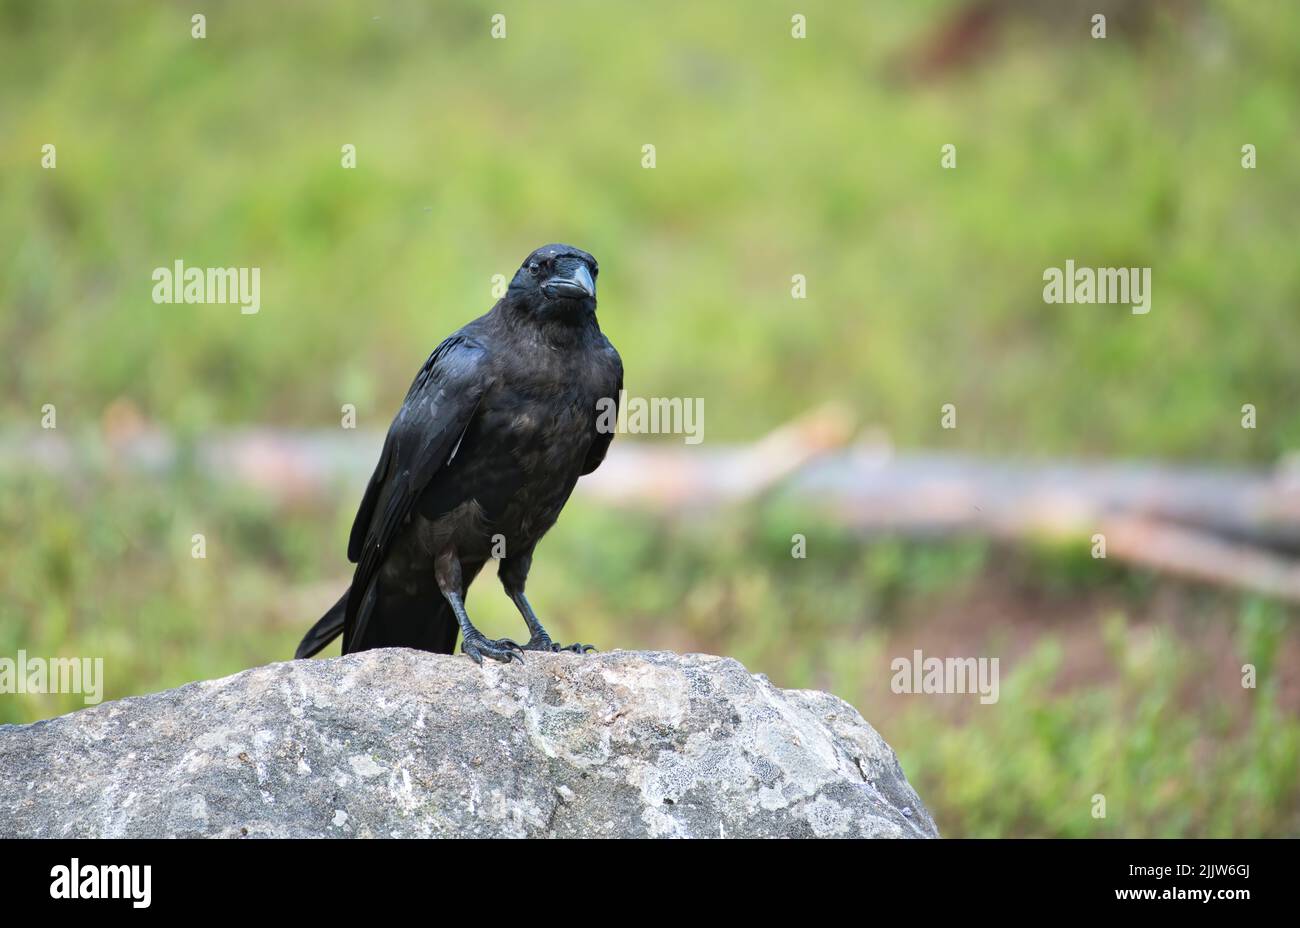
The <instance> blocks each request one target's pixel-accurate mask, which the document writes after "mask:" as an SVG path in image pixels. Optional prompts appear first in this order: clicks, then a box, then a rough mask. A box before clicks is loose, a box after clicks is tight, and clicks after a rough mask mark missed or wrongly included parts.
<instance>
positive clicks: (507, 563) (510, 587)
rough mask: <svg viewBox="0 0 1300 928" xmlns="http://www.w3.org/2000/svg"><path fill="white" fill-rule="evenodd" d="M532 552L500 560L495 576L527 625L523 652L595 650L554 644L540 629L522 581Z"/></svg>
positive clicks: (590, 646)
mask: <svg viewBox="0 0 1300 928" xmlns="http://www.w3.org/2000/svg"><path fill="white" fill-rule="evenodd" d="M532 563H533V555H532V552H529V553H527V554H524V555H522V556H515V557H508V558H504V559H502V561H501V563H500V564H499V565H498V567H497V576H499V577H500V578H501V585H502V586H503V587H505V589H506V595H507V596H509V597H510V600H511V601H512V602H513V603H514V604H515V608H517V609H518V610H519V614H520V615H522V616H523V617H524V622H525V623H526V624H527V625H528V634H529V635H530V636H531V637H530V638H529V639H528V643H527V644H525V645H521V646H520V647H522V648H523V649H524V650H525V651H572V652H574V653H575V654H585V653H586V652H587V651H594V650H596V649H595V647H593V646H592V645H589V644H571V645H568V646H564V645H559V644H556V643H555V642H554V641H552V640H551V636H550V635H548V634H547V633H546V629H544V628H542V623H541V622H540V621H539V620H538V618H537V613H535V612H533V607H532V606H531V605H530V604H529V602H528V599H527V597H525V596H524V581H525V580H527V579H528V568H529V567H531V566H532Z"/></svg>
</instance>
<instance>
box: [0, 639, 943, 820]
mask: <svg viewBox="0 0 1300 928" xmlns="http://www.w3.org/2000/svg"><path fill="white" fill-rule="evenodd" d="M15 836H16V837H86V836H94V837H117V836H142V837H169V836H185V837H195V836H223V837H241V836H248V837H305V836H330V837H370V836H373V837H389V836H395V837H443V836H459V837H552V836H554V837H699V838H709V837H720V836H723V837H937V836H938V831H937V830H936V828H935V825H934V821H933V820H932V819H931V817H930V815H929V813H928V812H926V810H925V808H924V806H922V805H921V801H920V799H918V798H917V795H916V793H915V792H914V791H913V790H912V787H911V786H910V785H908V782H907V780H906V778H904V776H903V772H902V770H901V769H900V767H899V765H898V760H897V758H896V757H895V756H894V752H893V750H891V749H890V747H889V745H888V744H886V743H885V741H884V740H883V739H882V738H881V737H880V735H878V734H877V733H876V731H875V729H873V728H872V727H871V726H870V725H868V724H867V723H866V722H865V721H863V719H862V717H861V716H860V715H858V713H857V712H856V711H855V710H854V709H853V708H852V707H851V706H849V705H848V704H847V703H845V702H843V701H842V700H840V699H837V698H836V697H834V696H830V695H828V694H826V693H820V692H813V691H808V690H781V689H778V688H776V687H775V686H773V685H772V684H771V683H769V682H768V681H767V679H766V678H764V677H762V676H756V675H754V674H751V673H749V672H748V671H747V670H746V669H745V668H744V667H742V666H741V665H740V664H739V663H737V662H736V661H734V660H730V659H726V658H718V657H711V656H708V655H702V654H690V655H678V654H672V653H668V652H658V651H655V652H646V651H614V652H610V653H604V654H588V655H586V656H578V655H571V654H556V655H549V654H529V655H528V656H527V663H526V664H523V665H520V664H518V663H511V664H504V665H503V664H495V663H493V662H491V661H488V662H486V663H485V665H484V666H482V667H479V666H477V665H475V664H474V663H472V662H471V661H470V660H469V659H468V658H466V657H463V656H456V657H450V656H445V655H437V654H425V653H421V652H417V651H408V650H402V649H390V650H378V651H366V652H363V653H360V654H353V655H349V656H347V657H341V658H334V659H330V660H315V661H292V662H289V663H283V664H271V665H268V666H266V667H257V668H255V669H252V670H247V671H244V672H243V673H239V674H235V675H234V676H232V677H226V678H224V679H221V680H211V681H205V682H200V683H192V684H189V685H187V686H182V687H180V688H179V689H175V690H169V691H167V692H163V693H155V694H153V695H150V696H140V697H135V698H131V699H123V700H120V701H118V702H113V703H105V704H103V705H100V706H96V707H94V708H90V709H85V710H82V711H80V712H75V713H73V714H71V715H66V716H63V717H61V718H57V719H53V720H50V721H47V722H37V723H36V724H33V725H25V726H13V725H9V726H0V837H15Z"/></svg>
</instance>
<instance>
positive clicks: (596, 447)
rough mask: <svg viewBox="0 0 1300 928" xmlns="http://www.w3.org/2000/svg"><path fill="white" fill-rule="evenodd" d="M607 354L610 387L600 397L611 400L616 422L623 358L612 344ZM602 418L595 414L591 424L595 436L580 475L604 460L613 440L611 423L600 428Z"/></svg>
mask: <svg viewBox="0 0 1300 928" xmlns="http://www.w3.org/2000/svg"><path fill="white" fill-rule="evenodd" d="M606 344H607V345H609V343H608V342H606ZM609 354H610V355H612V358H611V359H610V360H611V362H612V366H611V369H610V387H611V389H610V390H609V392H607V393H606V394H604V397H602V399H603V398H605V397H609V398H610V399H612V400H613V408H612V409H611V412H612V413H613V421H614V422H617V421H618V399H619V395H620V394H621V393H622V392H623V359H622V358H620V357H619V355H618V352H617V351H615V350H614V346H613V345H609ZM602 418H603V417H602V416H596V419H595V422H594V424H593V428H595V430H596V437H595V438H593V439H592V440H591V445H590V446H589V447H588V449H587V459H586V460H585V461H584V462H583V464H582V474H581V476H583V477H585V476H587V474H589V473H591V472H592V471H594V470H595V469H596V468H597V467H599V466H600V462H601V461H603V460H605V453H606V452H607V451H609V443H610V442H612V441H613V440H614V431H615V429H614V427H613V426H612V425H611V427H610V428H609V429H608V430H604V429H602V428H601V427H600V425H601V419H602Z"/></svg>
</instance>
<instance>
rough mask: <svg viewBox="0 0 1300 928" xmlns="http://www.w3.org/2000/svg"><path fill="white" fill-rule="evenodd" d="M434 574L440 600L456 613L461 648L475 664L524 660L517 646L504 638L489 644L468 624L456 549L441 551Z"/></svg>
mask: <svg viewBox="0 0 1300 928" xmlns="http://www.w3.org/2000/svg"><path fill="white" fill-rule="evenodd" d="M433 574H434V577H435V578H437V581H438V589H440V590H442V596H443V598H444V599H446V600H447V604H448V605H449V606H451V611H452V612H454V613H455V614H456V622H457V623H459V625H460V637H461V641H460V649H461V650H462V651H464V652H465V653H466V654H468V655H469V656H470V657H471V658H473V659H474V663H476V664H481V663H483V658H484V657H490V658H492V659H494V660H498V661H503V662H505V663H509V662H510V661H512V660H518V661H522V660H523V659H524V657H523V654H522V653H520V652H521V651H522V649H521V648H520V647H519V645H517V644H515V643H514V642H513V641H510V640H509V639H506V638H503V639H501V640H500V641H492V640H491V639H489V638H486V637H484V635H483V633H482V632H481V631H479V630H478V629H477V628H475V627H474V626H473V624H472V623H471V622H470V620H469V614H468V613H466V612H465V584H464V580H463V578H462V576H461V571H460V558H458V557H457V556H456V549H455V548H453V547H451V546H448V547H446V548H444V549H443V551H442V553H441V554H439V555H438V557H437V558H436V559H435V560H434V562H433Z"/></svg>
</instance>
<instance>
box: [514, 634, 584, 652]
mask: <svg viewBox="0 0 1300 928" xmlns="http://www.w3.org/2000/svg"><path fill="white" fill-rule="evenodd" d="M511 644H514V642H511ZM516 647H519V648H522V649H523V650H525V651H552V652H556V653H558V652H560V651H568V652H570V653H572V654H586V653H587V652H588V651H594V650H596V646H595V645H592V644H567V645H565V644H556V643H555V642H554V641H552V640H551V636H550V635H547V634H541V635H534V636H533V637H532V638H530V639H528V643H527V644H522V645H517V646H516Z"/></svg>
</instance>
